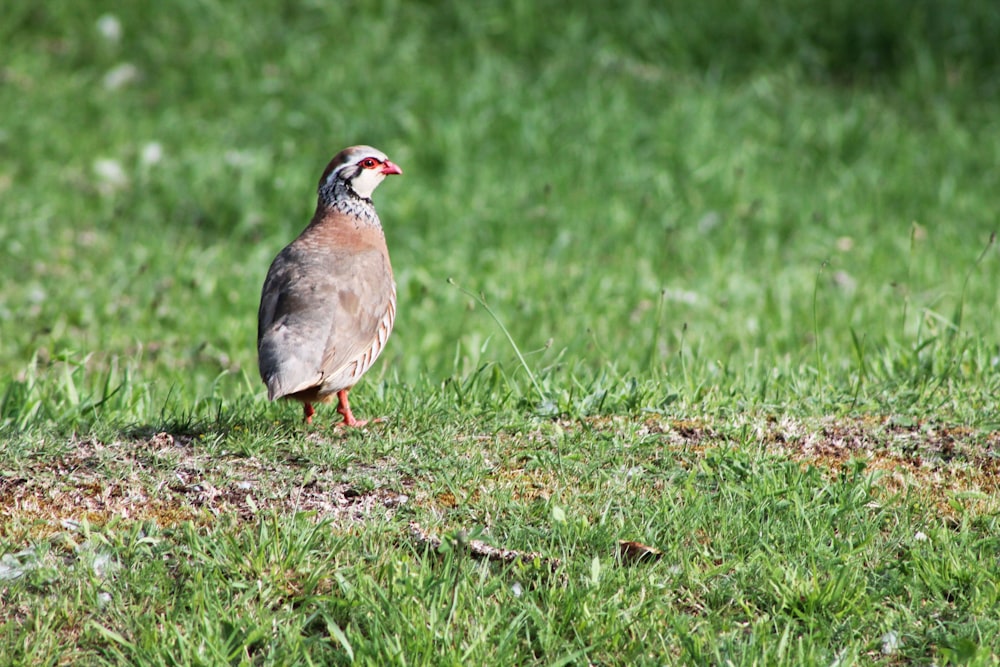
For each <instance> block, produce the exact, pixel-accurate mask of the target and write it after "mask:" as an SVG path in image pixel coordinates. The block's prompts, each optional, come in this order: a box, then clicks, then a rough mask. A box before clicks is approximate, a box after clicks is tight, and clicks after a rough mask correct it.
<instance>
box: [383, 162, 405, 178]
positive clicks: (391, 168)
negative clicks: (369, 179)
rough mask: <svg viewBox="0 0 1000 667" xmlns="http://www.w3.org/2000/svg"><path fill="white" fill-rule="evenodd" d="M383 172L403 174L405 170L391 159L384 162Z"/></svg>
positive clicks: (386, 173)
mask: <svg viewBox="0 0 1000 667" xmlns="http://www.w3.org/2000/svg"><path fill="white" fill-rule="evenodd" d="M382 173H383V174H385V175H386V176H388V175H389V174H402V173H403V170H402V169H400V168H399V167H397V166H396V165H395V164H393V163H392V162H391V161H389V160H386V161H385V162H383V163H382Z"/></svg>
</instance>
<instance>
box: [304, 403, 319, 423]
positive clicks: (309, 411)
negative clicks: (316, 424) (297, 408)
mask: <svg viewBox="0 0 1000 667" xmlns="http://www.w3.org/2000/svg"><path fill="white" fill-rule="evenodd" d="M314 414H316V409H315V408H313V404H312V403H309V402H305V403H303V404H302V421H304V422H305V423H307V424H312V423H313V415H314Z"/></svg>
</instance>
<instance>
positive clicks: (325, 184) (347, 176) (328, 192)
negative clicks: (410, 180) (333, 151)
mask: <svg viewBox="0 0 1000 667" xmlns="http://www.w3.org/2000/svg"><path fill="white" fill-rule="evenodd" d="M402 173H403V171H402V169H400V168H399V167H397V166H396V165H395V164H393V163H392V162H391V161H390V160H389V158H387V157H386V155H385V153H383V152H382V151H380V150H378V149H377V148H372V147H371V146H351V147H350V148H345V149H344V150H342V151H340V152H339V153H337V155H335V156H334V158H333V159H332V160H330V164H328V165H327V166H326V170H325V171H324V172H323V176H322V177H321V178H320V179H319V196H320V198H321V199H327V200H333V199H336V198H337V197H338V196H339V194H340V193H342V192H343V191H344V189H345V188H346V190H347V191H348V192H350V193H353V194H355V195H357V196H358V197H360V198H362V199H369V200H370V199H371V196H372V192H374V191H375V188H377V187H378V184H379V183H381V182H382V180H383V179H385V177H386V176H389V175H390V174H402Z"/></svg>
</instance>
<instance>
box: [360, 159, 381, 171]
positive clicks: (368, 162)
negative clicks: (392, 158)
mask: <svg viewBox="0 0 1000 667" xmlns="http://www.w3.org/2000/svg"><path fill="white" fill-rule="evenodd" d="M361 166H362V167H364V168H365V169H374V168H375V167H377V166H378V160H376V159H375V158H373V157H366V158H365V159H364V160H362V161H361Z"/></svg>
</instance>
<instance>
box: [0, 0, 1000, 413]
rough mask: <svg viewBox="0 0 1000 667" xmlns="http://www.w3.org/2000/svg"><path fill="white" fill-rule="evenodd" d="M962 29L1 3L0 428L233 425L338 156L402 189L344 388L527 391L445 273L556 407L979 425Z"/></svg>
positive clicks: (958, 7) (985, 66)
mask: <svg viewBox="0 0 1000 667" xmlns="http://www.w3.org/2000/svg"><path fill="white" fill-rule="evenodd" d="M998 34H1000V8H998V7H997V5H996V3H993V2H989V1H985V0H984V1H981V2H973V1H968V2H960V1H958V0H954V1H949V2H931V1H929V0H925V1H920V2H903V1H901V0H900V1H894V0H883V1H881V2H874V3H872V2H861V1H860V0H851V1H848V2H816V1H807V0H784V1H782V2H771V3H759V2H753V1H750V0H747V1H743V2H737V3H730V2H723V1H722V0H710V1H707V2H702V3H684V2H643V1H641V0H636V1H633V2H627V3H624V4H621V5H618V6H614V7H612V6H605V5H604V4H602V3H583V4H578V5H575V6H572V7H569V6H565V5H564V4H561V3H556V2H551V1H545V2H518V1H512V2H489V3H483V4H472V3H461V2H434V3H430V2H423V3H420V2H413V3H402V2H393V1H377V2H372V1H366V2H343V3H327V2H272V3H265V2H247V3H239V4H227V3H221V2H212V1H202V0H178V1H177V2H172V3H156V4H149V3H139V2H126V3H100V2H96V3H86V4H80V3H72V2H68V1H62V2H52V3H36V2H27V1H25V0H13V1H12V2H8V3H5V8H4V11H3V17H2V18H0V41H2V43H3V44H4V47H3V52H4V58H3V64H2V69H0V258H2V261H0V280H2V283H3V290H2V291H0V341H2V343H0V383H3V385H5V386H2V387H0V390H2V395H3V396H5V399H4V403H3V411H2V415H3V419H4V424H5V425H6V426H14V427H16V428H24V427H26V426H28V425H31V424H53V423H55V424H57V425H58V424H62V425H63V427H66V428H71V427H72V428H78V427H85V425H86V423H87V419H88V418H85V415H83V413H81V412H80V411H79V410H75V407H74V406H77V407H78V406H79V405H80V404H83V405H85V406H88V408H90V407H93V406H94V405H102V406H103V409H104V411H105V415H104V417H109V415H110V417H114V416H115V415H116V414H117V415H118V417H117V418H119V419H123V420H126V421H127V420H139V421H149V420H155V419H157V418H162V417H163V416H164V415H165V414H167V413H170V412H171V411H187V412H189V413H190V412H193V413H199V414H200V415H201V416H210V414H211V413H210V412H200V411H203V407H201V406H202V403H200V402H199V400H201V399H204V398H205V397H212V398H213V400H215V401H221V402H222V404H227V401H233V400H238V401H247V400H250V399H249V398H248V397H253V402H251V403H249V404H246V403H244V404H242V408H241V409H247V407H248V405H250V406H258V407H261V406H262V404H261V403H260V402H259V400H258V399H260V398H261V396H262V395H263V391H262V390H261V386H260V385H259V383H258V381H257V377H256V366H255V364H256V360H255V347H254V338H255V325H256V323H255V319H254V318H255V312H256V306H257V301H258V297H259V289H260V284H261V281H262V279H263V276H264V273H265V272H266V269H267V266H268V263H269V262H270V260H271V258H272V257H273V256H274V254H275V253H276V252H277V251H278V250H279V249H280V248H281V247H282V246H283V245H284V244H285V243H287V242H288V241H289V240H290V239H291V238H293V237H294V236H295V234H297V233H298V231H299V230H300V229H301V228H302V227H303V226H304V224H305V223H306V222H307V221H308V219H309V216H310V215H311V213H312V210H313V207H314V203H315V200H314V197H315V184H316V180H317V179H318V176H319V174H320V172H321V171H322V169H323V166H324V165H325V163H326V161H327V160H328V159H329V157H330V156H332V155H333V154H334V153H335V152H336V151H338V150H339V149H340V148H342V147H343V146H346V145H350V144H354V143H370V144H372V145H375V146H377V147H379V148H381V149H382V150H384V151H385V152H386V153H388V154H389V156H390V157H391V158H392V159H393V160H394V161H396V162H398V163H399V164H400V165H401V166H402V167H403V169H404V172H405V175H404V177H403V178H401V179H399V180H394V181H392V182H390V183H388V184H386V185H384V186H383V187H382V188H381V189H380V190H379V192H378V193H377V195H376V204H377V206H378V209H379V212H380V214H381V217H382V219H383V223H384V225H385V227H386V230H387V235H388V238H389V245H390V250H391V253H392V258H393V263H394V267H395V270H396V275H397V282H398V285H399V293H400V316H399V318H398V321H397V325H396V332H395V334H394V336H393V338H392V343H391V344H390V345H389V347H388V349H387V352H386V353H385V355H384V357H383V359H384V361H383V362H382V363H381V364H380V365H379V366H377V367H376V369H374V370H373V372H372V374H371V375H370V377H369V379H368V380H367V381H366V382H364V383H362V385H360V386H359V388H358V389H359V392H361V393H362V395H365V392H368V393H369V397H368V399H367V400H373V398H374V396H372V395H373V394H376V393H377V394H378V395H379V396H382V395H383V393H384V394H385V395H386V396H388V397H389V398H387V399H385V400H388V401H390V403H391V402H392V400H394V399H392V398H391V397H392V395H393V394H394V393H395V394H397V395H399V394H403V393H407V392H408V391H410V390H412V389H415V388H416V389H419V391H421V392H433V391H435V387H440V386H441V385H442V383H443V382H446V381H455V382H458V383H461V382H462V381H463V380H468V379H469V378H470V377H474V376H476V375H477V373H481V372H482V371H483V369H487V370H489V369H493V368H494V367H493V364H498V366H496V368H500V369H502V370H503V373H502V375H503V387H501V388H500V389H497V388H496V386H494V387H493V389H490V390H489V392H488V395H487V396H485V398H484V399H483V400H484V401H487V402H489V401H491V400H493V398H492V397H493V396H494V394H495V393H496V392H499V393H500V394H503V393H504V391H506V392H508V393H509V392H513V393H514V394H519V395H529V394H530V385H529V384H528V382H527V380H526V378H525V376H524V375H523V374H522V373H521V372H520V369H519V368H518V365H517V364H516V363H515V357H514V355H513V353H512V351H511V349H510V348H509V346H507V344H506V343H505V342H504V341H503V338H502V336H501V335H500V333H499V331H498V329H497V327H496V325H495V324H494V322H493V321H492V320H491V319H490V318H489V317H488V316H487V315H486V313H484V312H483V310H482V309H481V308H480V307H479V306H477V305H476V303H475V301H474V300H473V299H471V298H470V297H469V296H468V295H467V294H465V293H463V292H462V291H460V290H458V289H456V288H455V287H453V286H451V285H450V284H449V283H448V279H449V278H452V279H454V281H455V282H456V283H457V284H458V285H460V286H461V287H463V288H466V289H468V290H470V291H472V292H473V293H482V294H483V295H484V296H485V298H486V300H487V302H488V303H489V304H490V305H491V306H492V307H494V308H495V309H496V311H497V312H498V314H499V316H500V318H501V319H502V321H503V322H504V324H505V326H506V327H507V328H508V329H509V331H510V333H511V335H512V336H513V338H514V340H515V341H517V343H518V344H519V346H520V347H521V348H522V350H524V351H525V352H526V355H527V356H526V358H527V360H528V364H529V367H530V368H531V369H532V370H533V372H534V373H535V374H536V375H537V376H538V377H539V379H540V380H541V382H542V386H543V387H544V389H545V391H546V392H547V393H548V394H549V398H550V399H551V400H550V401H549V402H548V403H547V405H548V406H549V408H551V407H552V406H553V405H554V406H555V409H556V410H560V411H573V410H584V411H586V410H618V409H624V407H623V406H625V407H628V406H631V407H633V408H634V407H647V408H653V409H670V405H672V404H674V403H676V404H677V405H678V406H679V407H678V408H677V409H678V410H680V411H698V410H723V411H724V410H726V409H750V408H760V409H765V410H778V411H797V412H804V413H812V414H816V413H818V414H823V413H827V412H831V411H832V412H843V411H852V410H863V411H872V412H877V413H892V412H908V413H917V414H924V413H932V412H935V411H937V412H938V413H939V414H941V415H943V416H944V417H945V418H949V419H956V420H965V421H973V422H977V423H993V422H995V421H996V414H997V412H996V400H997V396H998V395H1000V392H998V386H1000V382H998V372H997V371H998V368H1000V349H998V341H1000V336H998V334H1000V322H998V319H997V311H998V304H1000V297H998V293H997V285H998V284H1000V268H998V262H997V249H996V246H995V245H991V244H990V237H991V234H992V233H993V232H994V230H995V229H996V226H997V219H996V215H997V201H998V194H997V193H1000V171H998V169H997V164H998V163H1000V53H998V51H1000V40H998V39H996V36H997V35H998ZM494 372H498V371H494ZM379 376H381V378H382V380H383V384H381V385H380V384H379V382H378V378H379ZM636 386H643V387H645V388H646V389H644V390H642V392H640V395H639V396H638V398H636V397H635V396H632V398H631V399H629V401H631V402H629V401H626V402H624V403H622V402H617V403H616V402H615V401H614V400H611V401H607V402H606V401H604V398H603V397H604V396H606V395H607V394H608V392H611V393H612V394H615V392H619V394H621V392H624V394H628V393H629V391H633V392H634V390H635V387H636ZM123 387H124V389H122V388H123ZM380 387H381V388H380ZM504 387H505V388H504ZM629 387H631V388H632V389H629ZM116 391H117V393H115V392H116ZM490 392H492V393H490ZM111 394H115V396H116V398H115V399H114V401H109V398H110V395H111ZM624 394H623V395H624ZM83 395H86V396H88V397H89V399H88V398H84V397H82V396H83ZM616 395H618V394H616ZM595 396H597V397H599V400H591V401H590V402H581V400H582V398H588V397H589V398H594V397H595ZM581 397H582V398H581ZM399 400H403V399H402V398H400V399H399ZM61 404H65V405H69V406H70V407H71V408H74V409H73V410H68V411H65V410H64V411H60V410H59V406H60V405H61ZM170 406H173V407H170ZM595 406H600V407H595ZM210 407H211V409H218V403H215V404H213V405H212V406H210ZM261 409H263V408H262V407H261ZM270 409H274V410H277V409H278V408H270ZM84 412H86V411H84ZM70 414H72V415H75V416H73V417H72V418H70V417H68V416H67V415H70ZM67 420H68V421H67Z"/></svg>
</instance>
